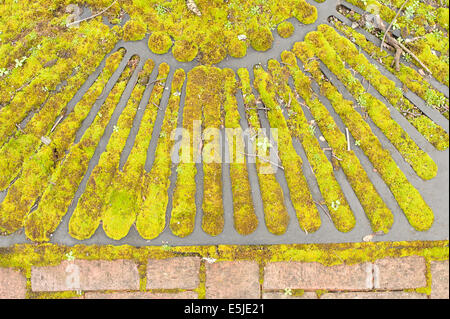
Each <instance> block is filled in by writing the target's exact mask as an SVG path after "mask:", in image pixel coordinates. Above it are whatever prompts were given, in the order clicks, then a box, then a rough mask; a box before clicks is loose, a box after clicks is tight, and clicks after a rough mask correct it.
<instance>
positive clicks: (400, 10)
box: [380, 0, 409, 50]
mask: <svg viewBox="0 0 450 319" xmlns="http://www.w3.org/2000/svg"><path fill="white" fill-rule="evenodd" d="M408 1H409V0H405V2H403V4H402V6H401V7H400V9H398V11H397V14H396V15H395V17H394V19H393V20H392V21H391V23H390V24H389V25H388V27H387V29H386V32H384V35H383V40H381V46H380V48H381V50H383V44H384V40H385V39H386V34H388V32H389V30H390V29H391V27H392V25H393V24H394V22H395V20H397V18H398V16H399V14H400V12H402V10H403V8H404V7H405V5H406V3H408Z"/></svg>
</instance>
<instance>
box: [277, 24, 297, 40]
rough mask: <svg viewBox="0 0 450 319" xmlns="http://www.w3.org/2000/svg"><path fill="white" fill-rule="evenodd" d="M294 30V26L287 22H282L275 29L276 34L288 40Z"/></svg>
mask: <svg viewBox="0 0 450 319" xmlns="http://www.w3.org/2000/svg"><path fill="white" fill-rule="evenodd" d="M294 30H295V28H294V25H293V24H292V23H290V22H289V21H284V22H282V23H280V24H279V25H278V27H277V32H278V34H279V35H280V37H282V38H289V37H290V36H292V34H293V33H294Z"/></svg>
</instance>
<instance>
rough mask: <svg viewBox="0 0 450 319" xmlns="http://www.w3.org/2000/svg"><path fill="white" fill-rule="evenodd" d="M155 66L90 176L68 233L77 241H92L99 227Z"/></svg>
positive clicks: (148, 67) (143, 76)
mask: <svg viewBox="0 0 450 319" xmlns="http://www.w3.org/2000/svg"><path fill="white" fill-rule="evenodd" d="M153 67H154V62H153V61H152V60H148V61H147V62H146V63H145V65H144V67H143V70H142V71H141V72H140V74H139V79H138V84H137V85H136V86H135V87H134V89H133V92H132V93H131V96H130V99H129V100H128V103H127V105H126V106H125V109H124V110H123V111H122V113H121V115H120V117H119V119H118V121H117V124H116V125H115V127H114V130H113V133H112V135H111V137H110V139H109V141H108V145H107V146H106V150H105V151H104V152H103V153H102V155H101V156H100V160H99V162H98V164H97V166H96V167H95V168H94V170H93V172H92V174H91V176H90V177H89V180H88V183H87V186H86V189H85V191H84V192H83V194H82V195H81V197H80V199H79V201H78V204H77V207H76V208H75V211H74V212H73V214H72V216H71V218H70V221H69V234H70V235H71V236H72V237H74V238H76V239H78V240H84V239H88V238H90V237H91V236H92V235H93V234H94V233H95V231H96V230H97V228H98V226H99V225H100V221H101V218H102V214H103V212H104V211H105V205H106V204H107V203H108V199H109V197H110V195H111V185H112V181H113V179H114V177H115V175H117V171H118V169H119V161H120V156H121V154H122V151H123V148H124V147H125V143H126V141H127V138H128V135H129V133H130V131H131V127H132V126H133V120H134V117H135V114H136V111H137V108H138V107H139V102H140V100H141V98H142V95H143V93H144V90H145V87H146V85H147V82H148V79H149V77H150V74H151V72H152V70H153Z"/></svg>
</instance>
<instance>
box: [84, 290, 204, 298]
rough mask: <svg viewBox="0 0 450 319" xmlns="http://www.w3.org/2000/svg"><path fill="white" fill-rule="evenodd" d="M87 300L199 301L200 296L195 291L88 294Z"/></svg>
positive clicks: (86, 295)
mask: <svg viewBox="0 0 450 319" xmlns="http://www.w3.org/2000/svg"><path fill="white" fill-rule="evenodd" d="M84 298H85V299H197V298H198V295H197V293H196V292H193V291H184V292H179V293H152V292H113V293H100V292H87V293H86V294H85V295H84Z"/></svg>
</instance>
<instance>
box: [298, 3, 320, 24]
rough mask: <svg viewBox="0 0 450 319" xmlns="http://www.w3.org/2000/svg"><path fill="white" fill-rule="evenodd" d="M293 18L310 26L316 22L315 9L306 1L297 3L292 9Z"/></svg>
mask: <svg viewBox="0 0 450 319" xmlns="http://www.w3.org/2000/svg"><path fill="white" fill-rule="evenodd" d="M294 17H296V18H297V20H298V21H300V22H301V23H304V24H311V23H314V22H315V21H316V20H317V9H316V7H315V6H313V5H310V4H309V3H307V2H306V1H303V0H302V1H299V2H298V3H297V4H296V6H295V8H294Z"/></svg>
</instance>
